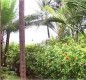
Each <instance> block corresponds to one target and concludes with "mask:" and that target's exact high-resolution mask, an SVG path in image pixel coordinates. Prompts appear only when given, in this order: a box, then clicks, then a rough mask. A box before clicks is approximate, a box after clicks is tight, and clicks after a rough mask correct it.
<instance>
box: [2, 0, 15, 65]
mask: <svg viewBox="0 0 86 80" xmlns="http://www.w3.org/2000/svg"><path fill="white" fill-rule="evenodd" d="M1 3H2V5H1V11H2V14H1V16H2V17H1V21H2V23H1V24H2V35H3V33H4V32H5V33H6V34H7V40H6V46H5V51H4V54H3V51H2V50H1V51H2V54H3V55H4V58H3V64H4V65H6V56H5V54H6V53H7V51H8V46H9V37H10V32H11V31H12V29H13V28H12V23H13V19H14V18H15V11H14V8H15V3H16V0H1ZM2 37H3V36H2ZM2 45H3V40H2ZM2 49H3V48H2Z"/></svg>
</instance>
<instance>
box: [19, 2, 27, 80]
mask: <svg viewBox="0 0 86 80" xmlns="http://www.w3.org/2000/svg"><path fill="white" fill-rule="evenodd" d="M24 25H25V20H24V0H19V42H20V80H26V61H25V26H24Z"/></svg>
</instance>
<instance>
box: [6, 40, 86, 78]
mask: <svg viewBox="0 0 86 80" xmlns="http://www.w3.org/2000/svg"><path fill="white" fill-rule="evenodd" d="M18 50H19V48H18V45H15V44H11V45H10V49H9V52H8V54H7V63H8V66H9V67H13V68H15V69H16V68H18V67H16V66H19V57H18V56H19V51H18ZM85 58H86V45H85V43H81V44H78V43H75V42H74V41H73V40H72V39H64V40H62V41H59V42H57V41H56V40H53V41H52V40H51V41H49V42H48V43H47V44H37V45H29V46H26V60H27V71H28V70H29V71H30V70H31V71H32V72H33V73H35V74H36V75H38V76H39V77H40V78H43V79H63V80H64V79H86V59H85Z"/></svg>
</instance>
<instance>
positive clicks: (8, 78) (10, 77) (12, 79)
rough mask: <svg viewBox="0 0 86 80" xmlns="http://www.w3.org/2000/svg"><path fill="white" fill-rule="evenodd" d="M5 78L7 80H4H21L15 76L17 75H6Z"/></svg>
mask: <svg viewBox="0 0 86 80" xmlns="http://www.w3.org/2000/svg"><path fill="white" fill-rule="evenodd" d="M4 76H5V78H4V79H3V80H20V79H19V77H18V76H15V75H8V74H5V75H4Z"/></svg>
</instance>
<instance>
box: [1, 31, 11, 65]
mask: <svg viewBox="0 0 86 80" xmlns="http://www.w3.org/2000/svg"><path fill="white" fill-rule="evenodd" d="M9 38H10V32H7V37H6V46H5V51H4V60H3V64H4V66H6V54H7V51H8V49H9Z"/></svg>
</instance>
